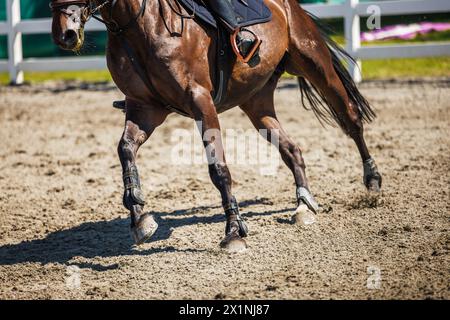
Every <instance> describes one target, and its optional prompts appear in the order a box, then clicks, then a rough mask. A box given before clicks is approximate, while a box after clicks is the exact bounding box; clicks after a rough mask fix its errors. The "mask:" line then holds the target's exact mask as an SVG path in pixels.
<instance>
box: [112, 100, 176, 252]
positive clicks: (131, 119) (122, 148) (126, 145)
mask: <svg viewBox="0 0 450 320" xmlns="http://www.w3.org/2000/svg"><path fill="white" fill-rule="evenodd" d="M167 115H168V111H166V110H165V109H163V108H160V107H149V106H145V107H142V106H139V105H137V104H134V103H133V102H131V101H127V108H126V122H125V130H124V132H123V135H122V138H121V139H120V142H119V146H118V153H119V158H120V162H121V164H122V173H123V183H124V194H123V205H124V206H125V208H127V209H128V210H129V211H130V213H131V234H132V236H133V239H134V241H135V243H136V244H141V243H143V242H145V241H146V240H147V239H148V238H150V237H151V236H152V235H153V234H154V232H155V231H156V229H157V227H158V225H157V224H156V222H155V220H154V219H153V217H152V216H151V215H149V214H145V213H144V205H145V201H144V196H143V194H142V190H141V183H140V178H139V173H138V169H137V166H136V154H137V151H138V149H139V147H140V146H141V145H142V144H143V143H144V142H145V141H146V140H147V139H148V138H149V137H150V135H151V134H152V133H153V131H154V130H155V128H156V127H157V126H159V125H160V124H161V123H163V121H164V119H165V118H166V117H167Z"/></svg>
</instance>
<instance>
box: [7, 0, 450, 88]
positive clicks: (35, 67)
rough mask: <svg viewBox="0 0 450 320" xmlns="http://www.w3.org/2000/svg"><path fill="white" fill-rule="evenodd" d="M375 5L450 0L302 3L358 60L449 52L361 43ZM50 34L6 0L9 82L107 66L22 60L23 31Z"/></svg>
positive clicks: (99, 60)
mask: <svg viewBox="0 0 450 320" xmlns="http://www.w3.org/2000/svg"><path fill="white" fill-rule="evenodd" d="M373 6H376V7H377V8H378V9H379V10H377V11H379V13H380V14H381V15H382V16H386V15H407V14H426V13H438V12H450V0H403V1H372V2H363V3H360V2H359V0H346V2H345V3H343V4H318V5H303V6H302V7H303V8H304V9H305V10H308V11H309V12H311V13H313V14H314V15H316V16H318V17H319V18H344V24H345V39H346V46H345V48H346V50H347V51H348V52H349V53H350V54H351V55H352V56H353V57H354V58H355V59H357V60H358V64H359V65H360V66H361V60H365V59H387V58H410V57H429V56H444V55H450V42H445V43H442V42H440V43H425V44H404V45H383V46H364V47H362V46H361V41H360V17H366V16H370V15H372V14H373V8H374V7H373ZM103 30H105V27H104V26H103V25H102V24H100V23H99V22H97V21H96V20H90V21H89V22H88V24H87V25H86V31H103ZM41 33H51V19H33V20H24V21H21V18H20V0H7V21H6V22H0V35H7V36H8V57H9V59H8V60H0V72H4V71H8V72H9V75H10V80H11V83H15V84H20V83H22V82H23V80H24V77H23V73H24V72H27V71H57V70H97V69H99V70H101V69H105V68H106V61H105V58H104V57H75V58H39V59H38V58H29V59H23V54H22V34H41ZM350 68H351V69H350V71H351V74H352V76H353V78H354V79H355V80H356V81H358V82H359V81H361V79H362V77H361V74H360V72H359V70H360V69H359V68H356V67H354V66H353V67H350Z"/></svg>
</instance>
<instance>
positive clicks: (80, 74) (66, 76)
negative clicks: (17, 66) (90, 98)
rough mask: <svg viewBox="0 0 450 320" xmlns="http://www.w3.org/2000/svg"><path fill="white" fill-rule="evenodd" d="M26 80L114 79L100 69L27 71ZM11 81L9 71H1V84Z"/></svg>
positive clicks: (34, 81)
mask: <svg viewBox="0 0 450 320" xmlns="http://www.w3.org/2000/svg"><path fill="white" fill-rule="evenodd" d="M25 81H26V82H27V83H31V84H36V83H42V82H45V81H84V82H108V81H112V79H111V75H110V74H109V72H108V71H107V70H99V71H58V72H25ZM8 83H9V76H8V74H7V73H0V84H2V85H5V84H8Z"/></svg>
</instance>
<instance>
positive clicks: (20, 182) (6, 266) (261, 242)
mask: <svg viewBox="0 0 450 320" xmlns="http://www.w3.org/2000/svg"><path fill="white" fill-rule="evenodd" d="M449 88H450V80H449V79H434V80H424V81H410V82H408V81H403V82H396V81H380V82H370V83H365V84H363V85H362V91H363V93H364V94H365V95H366V96H367V97H368V99H369V100H370V101H371V102H372V103H373V105H374V107H375V109H376V110H377V112H378V115H379V117H378V119H377V120H376V121H375V122H374V123H372V124H371V125H369V126H367V130H366V138H367V141H368V144H369V146H370V149H371V150H372V153H373V156H374V157H375V159H376V160H377V163H378V166H379V169H380V171H381V172H382V173H383V174H384V176H383V177H384V185H383V187H384V188H383V193H382V196H381V197H380V198H379V199H373V198H371V197H369V196H368V195H367V194H366V191H365V188H364V187H363V185H362V166H361V163H360V160H359V156H358V154H357V151H356V147H355V146H354V144H353V142H352V141H351V140H349V139H348V138H346V137H345V136H344V135H343V134H342V133H341V132H340V130H338V129H336V128H328V127H327V128H326V129H324V128H323V127H321V126H320V124H319V122H318V121H317V120H316V119H315V117H314V115H313V114H312V113H311V112H308V111H306V110H304V109H302V108H301V107H300V104H299V92H298V89H297V87H296V85H295V82H289V81H288V82H283V83H281V84H280V88H279V90H278V91H277V97H276V100H277V105H278V111H279V116H280V119H281V123H282V124H283V125H284V127H285V129H286V131H287V132H288V133H289V134H290V135H291V137H292V138H293V139H294V140H295V141H296V142H298V143H299V144H300V146H301V147H302V149H303V150H304V157H305V160H306V164H307V168H308V171H307V173H308V175H309V179H310V183H311V188H312V191H313V192H314V194H315V195H316V197H317V200H318V201H319V202H320V203H321V205H322V206H323V208H324V210H323V211H322V212H321V213H320V214H319V215H318V216H317V219H318V221H317V223H316V224H313V225H310V226H307V227H301V226H298V225H294V224H292V223H291V217H292V215H293V211H294V210H295V196H294V194H295V190H294V189H295V188H294V183H293V178H292V177H291V173H290V171H289V170H288V169H287V168H286V167H285V166H284V164H282V163H281V161H280V163H279V165H278V166H277V167H276V168H277V175H276V176H267V175H261V170H260V169H261V168H260V167H258V166H255V165H242V164H238V163H232V164H230V169H231V173H232V175H233V179H234V193H235V195H236V197H237V198H238V201H239V202H240V204H241V207H242V212H243V214H244V216H245V218H246V219H247V221H248V225H249V227H250V236H249V238H248V239H247V243H248V245H249V249H248V250H247V251H246V252H244V253H238V254H236V253H228V252H224V251H222V250H221V249H220V248H219V246H218V244H219V241H220V240H221V238H222V236H223V229H224V217H223V215H222V211H221V208H220V206H219V205H220V197H219V194H218V192H216V190H215V189H214V187H213V186H212V184H211V182H210V180H209V176H208V173H207V168H206V165H204V164H196V165H191V166H186V165H174V164H172V160H171V159H172V158H171V153H172V150H173V148H174V142H173V141H172V142H171V139H172V138H171V137H172V136H173V133H174V130H175V129H177V128H183V129H187V130H189V131H193V130H194V126H193V123H192V121H191V120H189V119H187V118H183V117H181V116H178V115H171V116H170V117H169V119H168V120H167V122H166V123H165V124H164V125H163V126H162V127H161V128H159V129H158V130H157V132H156V133H155V134H154V135H153V136H152V137H151V138H150V140H149V141H148V142H147V143H146V144H145V145H144V147H143V148H142V149H141V151H140V153H139V159H138V165H139V168H140V173H141V178H142V181H143V190H144V192H145V195H146V199H147V201H148V205H147V207H146V209H147V210H148V211H152V212H154V213H155V214H156V218H157V221H158V223H159V225H160V227H159V229H158V231H157V233H156V235H155V236H154V238H153V239H152V241H150V242H149V243H147V244H145V245H143V246H142V247H139V248H135V247H133V246H132V242H131V238H130V235H129V232H128V231H129V230H128V225H129V218H128V216H127V212H126V211H125V209H123V208H122V205H121V197H122V181H121V168H120V166H119V161H118V158H117V155H116V146H117V143H118V140H119V138H120V135H121V132H122V127H123V114H122V113H121V112H120V111H116V110H113V109H112V108H111V106H110V105H111V101H113V100H114V99H119V98H121V94H120V93H119V92H118V91H117V90H116V89H115V88H114V87H113V86H111V85H96V86H84V87H82V88H80V86H79V85H76V86H72V87H71V86H67V85H62V84H47V85H42V86H32V87H30V86H25V87H21V88H10V87H0V133H1V141H0V147H1V148H0V167H1V169H0V189H1V190H2V192H1V194H0V225H1V226H0V228H1V229H0V298H2V299H13V298H18V299H26V298H31V299H73V298H75V299H124V298H125V299H128V298H137V299H173V298H175V299H197V298H201V299H246V298H268V299H315V298H321V299H329V298H332V299H368V298H369V299H378V298H381V299H391V298H395V299H397V298H399V299H407V298H413V299H424V298H432V299H449V298H450V293H449V275H450V273H449V271H450V259H449V258H450V257H449V245H450V236H449V235H450V233H449V231H450V224H449V222H450V215H449V212H450V210H449V209H450V201H449V199H450V198H449V196H450V191H449V184H450V176H449V170H450V159H449V152H450V135H449V134H450V132H449V121H450V90H449ZM221 121H222V126H223V128H229V129H230V128H233V129H237V128H241V129H251V124H250V122H249V120H248V119H247V118H246V117H245V116H244V115H243V113H242V112H241V111H240V110H239V109H238V108H236V109H233V110H231V111H228V112H226V113H225V114H222V115H221ZM195 134H196V133H195ZM196 147H198V148H196V150H197V151H198V152H202V148H201V146H200V145H198V146H196ZM74 266H75V267H74ZM368 284H369V285H368Z"/></svg>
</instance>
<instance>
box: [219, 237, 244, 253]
mask: <svg viewBox="0 0 450 320" xmlns="http://www.w3.org/2000/svg"><path fill="white" fill-rule="evenodd" d="M220 247H221V248H222V249H225V250H227V251H229V252H242V251H245V250H247V243H246V242H245V240H244V239H242V238H241V237H239V236H231V237H230V236H226V237H225V239H223V240H222V242H221V243H220Z"/></svg>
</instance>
